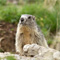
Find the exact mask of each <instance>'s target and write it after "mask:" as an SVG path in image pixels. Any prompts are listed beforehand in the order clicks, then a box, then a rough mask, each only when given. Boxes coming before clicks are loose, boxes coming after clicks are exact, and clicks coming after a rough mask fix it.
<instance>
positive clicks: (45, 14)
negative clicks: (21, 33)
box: [0, 3, 60, 35]
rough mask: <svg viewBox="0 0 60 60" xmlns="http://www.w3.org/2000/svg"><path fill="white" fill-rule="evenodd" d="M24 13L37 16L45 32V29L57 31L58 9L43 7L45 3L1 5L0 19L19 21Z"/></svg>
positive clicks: (12, 21) (38, 22) (37, 20)
mask: <svg viewBox="0 0 60 60" xmlns="http://www.w3.org/2000/svg"><path fill="white" fill-rule="evenodd" d="M22 14H31V15H34V16H36V22H37V24H38V25H39V26H40V27H41V29H42V30H43V32H44V29H45V31H48V32H52V33H54V32H55V31H56V28H57V10H56V9H55V11H53V12H50V11H48V10H47V9H46V8H44V7H43V3H40V4H37V3H35V4H25V5H22V6H18V5H8V6H1V7H0V20H4V21H6V22H10V23H17V22H18V21H19V19H20V16H21V15H22ZM59 22H60V21H59ZM59 27H60V26H59ZM59 27H58V28H59ZM45 35H46V34H45Z"/></svg>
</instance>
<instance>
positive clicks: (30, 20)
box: [19, 14, 35, 26]
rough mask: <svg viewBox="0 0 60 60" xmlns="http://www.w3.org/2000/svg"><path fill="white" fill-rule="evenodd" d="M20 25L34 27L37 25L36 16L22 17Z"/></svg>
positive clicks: (25, 15)
mask: <svg viewBox="0 0 60 60" xmlns="http://www.w3.org/2000/svg"><path fill="white" fill-rule="evenodd" d="M19 24H21V25H28V26H33V25H35V16H32V15H28V14H24V15H21V18H20V21H19Z"/></svg>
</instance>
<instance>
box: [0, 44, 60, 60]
mask: <svg viewBox="0 0 60 60" xmlns="http://www.w3.org/2000/svg"><path fill="white" fill-rule="evenodd" d="M23 51H24V54H26V55H27V56H20V55H19V54H11V53H9V52H5V53H0V60H7V58H6V57H8V56H12V57H13V59H15V60H60V52H59V51H57V50H54V49H51V48H45V47H43V46H39V45H37V44H31V45H30V44H27V45H25V46H24V47H23ZM31 55H33V56H34V57H30V56H31ZM28 56H29V57H28ZM13 59H12V58H11V60H13Z"/></svg>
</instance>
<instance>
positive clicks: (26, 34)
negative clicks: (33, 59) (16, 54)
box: [20, 26, 34, 44]
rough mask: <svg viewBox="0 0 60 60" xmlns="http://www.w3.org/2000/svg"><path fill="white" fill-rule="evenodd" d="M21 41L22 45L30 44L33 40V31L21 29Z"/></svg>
mask: <svg viewBox="0 0 60 60" xmlns="http://www.w3.org/2000/svg"><path fill="white" fill-rule="evenodd" d="M20 30H21V33H22V36H21V37H22V40H23V43H24V44H31V43H32V42H33V40H34V31H33V30H32V29H31V28H29V27H26V26H23V27H21V29H20Z"/></svg>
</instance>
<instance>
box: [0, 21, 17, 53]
mask: <svg viewBox="0 0 60 60" xmlns="http://www.w3.org/2000/svg"><path fill="white" fill-rule="evenodd" d="M16 27H17V24H11V23H8V22H4V21H0V51H4V52H15V34H16Z"/></svg>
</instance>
